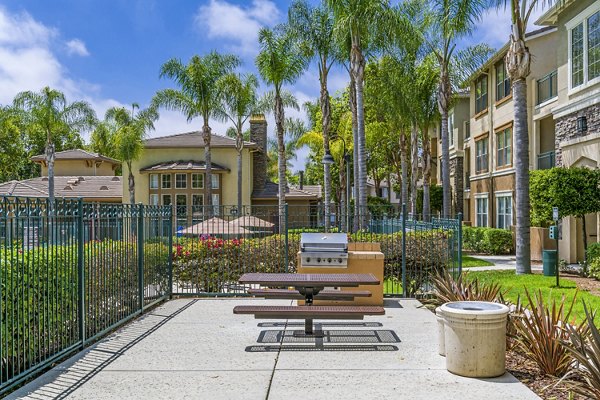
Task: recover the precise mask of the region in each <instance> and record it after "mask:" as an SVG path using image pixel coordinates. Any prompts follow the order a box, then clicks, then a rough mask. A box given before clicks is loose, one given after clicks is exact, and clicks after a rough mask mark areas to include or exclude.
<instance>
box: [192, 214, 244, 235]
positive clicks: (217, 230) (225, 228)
mask: <svg viewBox="0 0 600 400" xmlns="http://www.w3.org/2000/svg"><path fill="white" fill-rule="evenodd" d="M251 233H252V232H250V231H249V230H247V229H244V228H243V227H242V226H239V225H232V224H228V223H227V221H225V220H224V219H221V218H218V217H214V218H211V219H207V220H206V221H202V222H200V223H198V224H195V225H192V226H190V227H187V228H185V229H183V230H182V231H181V234H182V235H189V236H196V235H248V234H251Z"/></svg>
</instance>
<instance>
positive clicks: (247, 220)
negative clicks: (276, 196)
mask: <svg viewBox="0 0 600 400" xmlns="http://www.w3.org/2000/svg"><path fill="white" fill-rule="evenodd" d="M230 224H231V225H236V226H241V227H244V228H267V229H268V228H272V227H273V226H274V224H273V223H271V222H269V221H265V220H264V219H260V218H257V217H255V216H252V215H245V216H243V217H239V218H237V219H234V220H233V221H231V222H230Z"/></svg>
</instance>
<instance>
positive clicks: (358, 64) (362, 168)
mask: <svg viewBox="0 0 600 400" xmlns="http://www.w3.org/2000/svg"><path fill="white" fill-rule="evenodd" d="M351 39H352V49H351V51H350V71H351V72H352V76H353V78H354V85H355V86H356V127H357V129H356V130H357V139H358V141H357V142H355V143H354V146H355V147H356V146H357V145H358V153H357V155H358V163H357V164H358V187H357V196H356V197H358V199H359V203H360V205H361V206H362V207H363V208H364V210H363V211H364V212H362V213H361V214H362V215H360V216H359V218H358V220H359V221H358V222H359V224H358V225H359V228H360V229H362V228H364V227H365V222H366V211H367V210H366V206H367V154H366V150H367V149H366V138H365V105H364V92H363V83H364V74H365V57H364V55H363V53H362V49H361V47H360V43H359V38H358V37H357V36H356V35H354V34H352V38H351Z"/></svg>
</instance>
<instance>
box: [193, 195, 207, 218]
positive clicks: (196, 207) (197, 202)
mask: <svg viewBox="0 0 600 400" xmlns="http://www.w3.org/2000/svg"><path fill="white" fill-rule="evenodd" d="M203 206H204V195H203V194H193V195H192V213H194V214H195V213H200V214H201V213H202V212H203V211H204V210H203Z"/></svg>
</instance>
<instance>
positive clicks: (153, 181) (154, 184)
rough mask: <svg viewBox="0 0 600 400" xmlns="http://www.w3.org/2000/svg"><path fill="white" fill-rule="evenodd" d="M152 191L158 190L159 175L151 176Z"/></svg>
mask: <svg viewBox="0 0 600 400" xmlns="http://www.w3.org/2000/svg"><path fill="white" fill-rule="evenodd" d="M150 189H158V174H150Z"/></svg>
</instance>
